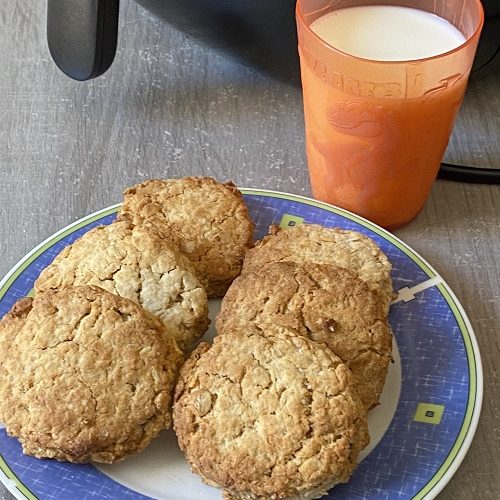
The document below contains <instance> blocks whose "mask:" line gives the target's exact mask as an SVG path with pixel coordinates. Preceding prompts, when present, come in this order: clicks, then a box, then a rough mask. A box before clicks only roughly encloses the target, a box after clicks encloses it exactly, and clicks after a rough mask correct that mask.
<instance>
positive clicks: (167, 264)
mask: <svg viewBox="0 0 500 500" xmlns="http://www.w3.org/2000/svg"><path fill="white" fill-rule="evenodd" d="M124 195H125V197H124V202H123V205H122V209H121V211H120V213H119V216H118V218H117V221H116V222H114V223H113V224H111V225H108V226H101V227H97V228H95V229H93V230H91V231H89V232H88V233H86V234H85V235H84V236H83V237H82V238H80V239H79V240H77V241H75V242H74V243H73V244H72V245H70V246H68V247H66V248H65V249H64V250H63V251H62V252H61V253H60V254H59V255H58V256H57V257H56V258H55V260H54V261H53V262H52V264H51V265H49V266H48V267H47V268H46V269H45V270H44V271H43V272H42V273H41V275H40V277H39V278H38V280H37V281H36V283H35V298H34V299H31V298H25V299H22V300H20V301H18V302H17V303H16V304H15V305H14V307H13V308H12V310H11V311H10V312H9V313H8V314H7V315H5V316H4V318H2V320H1V321H0V421H1V422H3V423H4V424H5V426H6V428H7V432H8V433H9V434H10V435H11V436H15V437H17V438H18V439H19V440H20V442H21V444H22V446H23V451H24V452H25V453H27V454H30V455H34V456H36V457H39V458H46V457H48V458H56V459H58V460H69V461H72V462H88V461H96V462H107V463H111V462H115V461H117V460H120V459H122V458H124V457H125V456H127V455H128V454H130V453H132V452H136V451H139V450H142V449H143V448H144V447H145V446H147V445H148V444H149V442H150V441H151V440H152V439H153V438H154V437H155V436H156V435H157V434H158V433H159V431H160V430H161V429H165V428H168V427H169V426H170V424H171V398H172V392H173V387H174V384H175V382H176V379H177V376H178V369H179V367H180V365H181V364H182V362H183V360H184V357H185V355H187V354H188V353H189V352H190V351H191V349H192V346H193V343H194V342H195V341H197V340H198V339H199V338H200V337H201V336H202V335H203V334H204V333H205V331H206V329H207V327H208V324H209V319H208V305H207V304H208V303H207V298H208V297H213V296H215V297H217V296H221V295H223V294H224V292H225V291H226V289H227V287H228V286H229V284H230V283H231V281H232V280H233V279H234V278H235V277H236V276H237V275H238V274H239V273H240V271H241V265H242V261H243V257H244V255H245V252H246V251H247V249H248V248H249V247H250V246H251V243H252V236H253V229H254V227H253V223H252V222H251V220H250V218H249V216H248V210H247V208H246V206H245V204H244V203H243V199H242V196H241V193H240V192H239V191H238V190H237V189H236V187H235V186H234V185H233V184H231V183H226V184H220V183H218V182H216V181H215V180H213V179H211V178H195V177H188V178H184V179H174V180H166V181H161V180H152V181H147V182H145V183H143V184H140V185H138V186H135V187H133V188H131V189H128V190H127V191H126V192H125V193H124Z"/></svg>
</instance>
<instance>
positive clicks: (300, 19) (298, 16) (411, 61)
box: [295, 0, 484, 66]
mask: <svg viewBox="0 0 500 500" xmlns="http://www.w3.org/2000/svg"><path fill="white" fill-rule="evenodd" d="M303 1H304V0H297V4H296V7H295V16H296V19H297V22H299V23H300V24H301V25H302V26H304V28H305V29H306V30H307V31H308V32H309V33H310V34H311V35H312V36H313V37H314V38H315V39H316V40H317V41H318V42H320V43H321V44H322V45H324V46H326V47H327V48H329V49H331V50H333V51H334V52H337V53H338V54H342V55H344V56H347V57H349V58H352V59H356V60H359V61H362V62H368V63H372V64H384V65H395V66H396V65H399V64H415V63H421V62H426V61H432V60H435V59H439V58H441V57H447V56H449V55H451V54H454V53H456V52H460V51H461V50H463V49H464V48H465V47H467V46H468V45H470V44H471V43H473V40H474V39H475V38H476V37H478V36H479V34H480V33H481V30H482V28H483V24H484V8H483V5H482V3H481V0H473V1H474V2H475V4H476V7H477V8H478V9H479V23H478V26H477V28H476V30H475V31H474V33H473V34H472V35H471V36H470V37H469V38H467V39H466V40H465V42H464V43H462V44H460V45H459V46H458V47H455V48H454V49H451V50H449V51H447V52H443V53H441V54H437V55H435V56H430V57H423V58H421V59H405V60H402V61H387V60H380V59H368V58H365V57H360V56H355V55H353V54H349V53H348V52H344V51H342V50H340V49H337V48H336V47H334V46H333V45H331V44H330V43H328V42H327V41H325V40H323V38H321V37H320V36H319V35H317V34H316V33H315V32H314V31H313V30H312V29H311V27H310V25H309V24H307V23H306V21H305V19H304V13H303V12H302V11H301V9H300V7H301V4H302V3H303ZM375 5H377V4H375ZM380 5H384V4H382V3H381V4H380ZM334 10H336V9H332V11H334Z"/></svg>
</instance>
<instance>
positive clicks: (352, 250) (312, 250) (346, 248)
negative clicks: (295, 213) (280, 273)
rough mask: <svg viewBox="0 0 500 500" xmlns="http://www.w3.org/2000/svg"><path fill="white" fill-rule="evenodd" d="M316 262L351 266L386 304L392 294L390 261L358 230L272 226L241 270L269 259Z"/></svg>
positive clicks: (273, 260) (269, 260)
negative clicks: (280, 227) (281, 227)
mask: <svg viewBox="0 0 500 500" xmlns="http://www.w3.org/2000/svg"><path fill="white" fill-rule="evenodd" d="M288 261H294V262H314V263H316V264H333V265H335V266H339V267H343V268H345V269H349V271H352V272H353V273H355V274H356V275H357V276H359V277H360V278H361V279H362V280H363V281H364V282H365V283H366V284H367V285H368V286H369V288H370V289H371V290H375V291H376V292H377V293H379V294H380V297H381V298H382V300H383V301H384V303H385V305H386V308H387V309H388V308H389V304H390V302H391V300H392V298H393V290H392V281H391V276H390V273H391V268H392V266H391V263H390V262H389V260H388V259H387V257H386V256H385V254H384V253H383V252H382V251H381V250H380V248H379V247H378V246H377V245H376V243H375V242H374V241H373V240H372V239H370V238H368V237H367V236H364V235H362V234H361V233H358V232H356V231H347V230H344V229H338V228H333V229H331V228H326V227H323V226H319V225H317V224H300V225H297V226H293V227H290V228H287V229H279V228H278V227H276V226H271V228H270V234H269V235H268V236H265V237H264V238H263V239H262V240H260V241H258V242H256V244H255V248H253V249H251V250H249V252H248V253H247V255H246V257H245V261H244V263H243V271H242V274H245V273H246V272H249V271H251V270H254V269H259V268H261V267H262V266H263V265H264V264H268V263H270V262H288Z"/></svg>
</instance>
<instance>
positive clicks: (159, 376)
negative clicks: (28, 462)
mask: <svg viewBox="0 0 500 500" xmlns="http://www.w3.org/2000/svg"><path fill="white" fill-rule="evenodd" d="M182 359H183V358H182V353H181V351H180V350H179V348H178V347H177V344H176V342H175V341H174V340H173V339H172V338H170V337H169V336H168V335H167V332H166V330H165V327H164V325H163V324H162V322H161V321H160V320H159V319H158V318H156V317H154V316H153V315H151V314H149V313H147V312H145V311H144V310H143V309H142V308H141V307H140V306H139V305H137V304H135V303H134V302H132V301H130V300H127V299H124V298H121V297H118V296H116V295H113V294H110V293H108V292H106V291H104V290H102V289H100V288H98V287H91V286H81V287H68V288H64V289H62V290H60V291H57V292H53V291H49V292H45V293H43V294H40V295H37V296H36V297H35V298H34V299H31V298H25V299H21V300H20V301H18V302H17V303H16V304H15V305H14V307H13V308H12V310H11V311H10V312H9V313H7V314H6V315H5V316H4V318H2V320H1V321H0V381H1V383H0V418H1V420H2V421H3V423H4V424H5V426H6V428H7V432H8V434H9V435H11V436H14V437H17V438H18V439H19V441H20V442H21V444H22V447H23V451H24V453H26V454H28V455H33V456H35V457H37V458H55V459H57V460H68V461H71V462H89V461H96V462H105V463H111V462H115V461H117V460H120V459H122V458H124V457H125V456H126V455H128V454H130V453H133V452H136V451H140V450H142V449H143V448H145V447H146V446H147V445H148V444H149V442H150V441H151V440H152V439H153V438H154V437H155V436H156V435H157V434H158V433H159V432H160V430H162V429H165V428H167V427H169V426H170V424H171V412H170V403H171V396H172V389H173V384H174V383H175V377H176V376H177V372H178V368H179V365H180V363H181V362H182Z"/></svg>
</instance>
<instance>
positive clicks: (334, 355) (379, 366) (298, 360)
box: [173, 225, 392, 499]
mask: <svg viewBox="0 0 500 500" xmlns="http://www.w3.org/2000/svg"><path fill="white" fill-rule="evenodd" d="M390 270H391V266H390V263H389V261H388V260H387V258H386V257H385V255H384V254H383V253H382V252H381V251H380V249H379V248H378V247H377V246H376V244H375V243H374V242H373V241H372V240H370V239H369V238H367V237H365V236H363V235H361V234H359V233H356V232H353V231H343V230H340V229H326V228H323V227H321V226H317V225H300V226H296V227H293V228H289V229H286V230H279V229H278V228H275V227H272V228H271V231H270V234H269V235H268V236H266V237H265V238H264V239H263V240H262V241H259V242H257V243H256V245H255V247H254V248H253V249H251V250H249V251H248V252H247V254H246V257H245V260H244V263H243V270H242V274H241V276H240V277H238V278H237V279H236V280H235V281H234V282H233V283H232V285H231V286H230V287H229V290H228V292H227V293H226V295H225V297H224V299H223V300H222V306H221V310H220V313H219V315H218V317H217V321H216V329H217V333H218V335H217V337H216V338H215V341H214V343H213V345H211V346H210V345H208V344H205V343H202V344H200V346H199V347H198V348H197V349H196V350H195V351H194V352H193V353H192V355H191V357H190V359H189V360H188V361H187V362H186V363H185V364H184V366H183V368H182V369H181V374H180V378H179V381H178V383H177V386H176V393H175V401H174V412H173V418H174V429H175V431H176V433H177V437H178V440H179V444H180V446H181V448H182V450H183V451H184V453H185V454H186V457H187V459H188V461H189V462H190V464H191V467H192V469H193V470H194V471H195V472H197V473H198V474H200V475H201V476H202V478H203V479H204V481H205V482H207V483H208V484H211V485H214V486H218V487H220V488H223V490H224V492H225V496H226V497H227V498H235V499H236V498H238V499H264V498H266V499H267V498H271V499H278V498H296V499H299V498H300V499H309V498H318V497H320V496H322V495H324V494H326V492H327V491H328V489H329V488H331V487H332V486H334V485H335V484H337V483H341V482H345V481H347V480H348V478H349V476H350V475H351V473H352V471H353V470H354V467H355V465H356V460H357V456H358V453H359V452H360V450H362V449H363V448H364V447H365V446H366V445H367V444H368V441H369V437H368V430H367V420H366V416H367V412H368V411H369V410H370V409H371V408H373V407H374V406H376V405H377V404H378V401H379V397H380V394H381V392H382V389H383V386H384V382H385V378H386V374H387V370H388V365H389V362H390V360H391V350H392V337H391V333H390V329H389V326H388V323H387V312H388V309H389V302H390V300H391V298H392V285H391V280H390Z"/></svg>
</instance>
